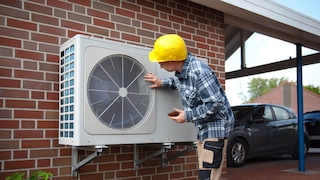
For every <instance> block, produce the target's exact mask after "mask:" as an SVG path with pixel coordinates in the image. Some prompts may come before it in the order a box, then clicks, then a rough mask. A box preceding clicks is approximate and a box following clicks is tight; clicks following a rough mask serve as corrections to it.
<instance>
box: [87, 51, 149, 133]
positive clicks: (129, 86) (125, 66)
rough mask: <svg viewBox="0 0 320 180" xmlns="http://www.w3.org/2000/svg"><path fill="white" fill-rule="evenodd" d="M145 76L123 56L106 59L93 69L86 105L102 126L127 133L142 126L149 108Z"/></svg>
mask: <svg viewBox="0 0 320 180" xmlns="http://www.w3.org/2000/svg"><path fill="white" fill-rule="evenodd" d="M145 72H146V69H145V68H144V67H143V66H142V65H141V64H140V63H139V62H138V61H137V60H136V59H134V58H132V57H129V56H126V55H123V54H117V55H111V56H107V57H105V58H103V59H102V60H100V61H99V62H98V63H97V64H96V65H95V66H94V68H93V69H92V71H91V73H90V75H89V79H88V87H87V94H88V101H89V105H90V107H91V110H92V111H93V113H94V114H95V116H96V117H97V118H98V119H99V120H100V121H101V122H102V123H103V124H105V125H106V126H108V127H110V128H112V129H117V130H126V129H129V128H132V127H135V126H137V125H138V124H140V123H142V121H143V118H144V117H145V115H146V114H147V113H148V110H149V107H150V106H149V104H150V90H149V88H148V84H147V83H146V82H145V80H144V74H145Z"/></svg>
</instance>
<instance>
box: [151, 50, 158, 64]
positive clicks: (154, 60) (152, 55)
mask: <svg viewBox="0 0 320 180" xmlns="http://www.w3.org/2000/svg"><path fill="white" fill-rule="evenodd" d="M149 60H150V61H151V62H158V61H159V60H158V59H157V58H156V55H155V51H154V49H153V50H152V51H151V52H150V53H149Z"/></svg>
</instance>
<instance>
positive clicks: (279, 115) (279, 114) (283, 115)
mask: <svg viewBox="0 0 320 180" xmlns="http://www.w3.org/2000/svg"><path fill="white" fill-rule="evenodd" d="M273 111H274V114H275V115H276V119H277V120H280V119H290V115H289V113H288V112H287V111H286V110H285V109H283V108H279V107H273Z"/></svg>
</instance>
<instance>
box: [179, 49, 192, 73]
mask: <svg viewBox="0 0 320 180" xmlns="http://www.w3.org/2000/svg"><path fill="white" fill-rule="evenodd" d="M191 61H192V55H191V53H188V56H187V59H186V60H185V61H184V63H183V67H182V70H181V72H177V71H176V72H175V76H177V77H178V78H184V79H187V76H188V74H187V70H188V67H189V64H190V62H191Z"/></svg>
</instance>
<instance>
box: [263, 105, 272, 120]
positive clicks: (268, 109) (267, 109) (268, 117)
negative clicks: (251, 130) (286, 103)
mask: <svg viewBox="0 0 320 180" xmlns="http://www.w3.org/2000/svg"><path fill="white" fill-rule="evenodd" d="M263 118H264V119H266V120H268V121H272V120H273V116H272V111H271V107H270V106H266V107H265V109H264V115H263Z"/></svg>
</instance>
